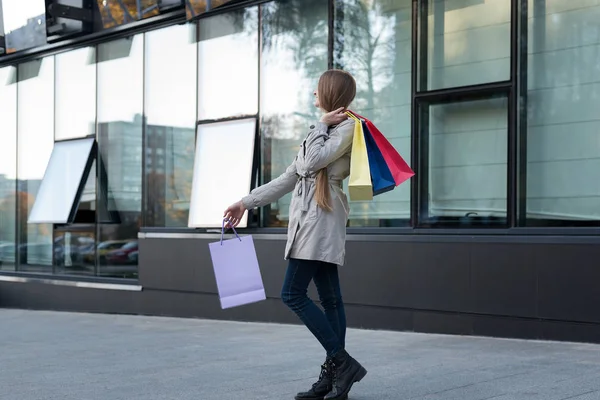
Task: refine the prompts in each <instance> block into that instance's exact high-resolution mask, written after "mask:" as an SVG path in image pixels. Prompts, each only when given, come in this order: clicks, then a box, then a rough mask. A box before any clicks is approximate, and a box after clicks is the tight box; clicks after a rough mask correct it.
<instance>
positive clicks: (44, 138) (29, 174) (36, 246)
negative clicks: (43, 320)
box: [17, 57, 54, 272]
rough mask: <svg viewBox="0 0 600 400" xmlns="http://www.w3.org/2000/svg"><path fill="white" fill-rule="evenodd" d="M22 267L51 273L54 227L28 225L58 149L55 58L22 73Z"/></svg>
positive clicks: (38, 62) (23, 66)
mask: <svg viewBox="0 0 600 400" xmlns="http://www.w3.org/2000/svg"><path fill="white" fill-rule="evenodd" d="M18 78H19V83H18V88H17V90H18V99H17V111H18V134H19V138H18V179H19V186H20V188H19V199H18V201H19V210H18V216H19V217H18V225H19V230H18V231H19V234H18V242H19V248H18V251H19V253H18V254H19V261H20V262H19V268H20V269H21V270H23V271H31V272H51V269H52V225H51V224H28V223H27V220H28V218H29V213H30V212H31V207H32V206H33V204H34V202H35V199H36V197H37V195H38V191H39V188H40V184H41V183H42V178H43V177H44V172H45V171H46V165H47V164H48V160H49V159H50V154H51V153H52V147H53V146H54V57H47V58H44V59H41V60H35V61H30V62H27V63H24V64H21V65H19V71H18Z"/></svg>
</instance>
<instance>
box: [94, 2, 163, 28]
mask: <svg viewBox="0 0 600 400" xmlns="http://www.w3.org/2000/svg"><path fill="white" fill-rule="evenodd" d="M97 4H98V9H99V10H100V16H101V18H102V26H103V27H104V28H112V27H114V26H118V25H124V24H128V23H130V22H133V21H138V20H140V19H144V18H148V17H153V16H155V15H158V14H159V9H158V0H97Z"/></svg>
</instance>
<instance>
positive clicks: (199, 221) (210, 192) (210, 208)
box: [188, 118, 256, 228]
mask: <svg viewBox="0 0 600 400" xmlns="http://www.w3.org/2000/svg"><path fill="white" fill-rule="evenodd" d="M255 137H256V119H255V118H251V119H243V120H237V121H229V122H218V123H214V124H206V125H200V126H198V138H197V140H196V157H195V161H194V180H193V183H192V199H191V207H190V218H189V224H188V226H190V227H194V228H196V227H197V228H208V227H221V225H222V222H223V210H224V209H225V208H227V206H228V205H229V204H233V203H234V202H236V201H238V200H239V199H241V198H242V197H243V196H245V195H247V194H248V192H249V191H250V184H251V181H252V164H253V160H254V143H255ZM229 160H231V161H229ZM247 218H248V213H246V214H244V217H243V218H242V220H241V222H240V225H239V226H240V227H242V228H245V227H246V225H247Z"/></svg>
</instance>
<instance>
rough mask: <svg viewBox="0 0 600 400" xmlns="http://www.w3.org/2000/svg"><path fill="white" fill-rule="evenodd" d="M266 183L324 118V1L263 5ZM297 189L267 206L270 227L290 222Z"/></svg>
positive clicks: (263, 137) (262, 117)
mask: <svg viewBox="0 0 600 400" xmlns="http://www.w3.org/2000/svg"><path fill="white" fill-rule="evenodd" d="M261 13H262V15H261V21H262V26H261V29H262V34H263V48H262V57H261V61H262V65H261V139H262V146H261V147H262V151H263V153H262V164H263V165H262V169H261V172H262V182H263V183H266V182H269V181H270V180H272V179H275V178H276V177H277V176H279V175H280V174H282V173H283V172H284V171H285V170H286V168H287V167H288V166H289V165H290V164H291V163H292V162H293V160H294V157H295V156H296V154H297V153H298V149H299V145H300V142H301V141H302V139H303V138H304V136H305V135H306V134H307V132H308V130H309V127H310V125H311V123H313V122H314V121H317V120H318V119H319V118H320V115H321V113H320V111H319V110H318V109H317V108H315V106H314V96H313V91H314V90H315V89H316V88H317V83H318V81H319V77H320V76H321V74H322V73H323V72H324V71H326V70H327V41H328V31H329V30H328V7H327V2H326V1H322V0H289V1H276V2H271V3H267V4H265V5H263V6H262V7H261ZM290 201H291V194H288V195H286V196H284V197H283V198H281V199H280V200H278V201H277V202H275V203H274V204H272V205H271V206H270V207H265V208H264V209H263V211H264V214H263V215H264V219H263V224H264V225H265V226H287V222H288V212H289V205H290Z"/></svg>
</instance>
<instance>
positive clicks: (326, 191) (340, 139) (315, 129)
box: [224, 70, 367, 400]
mask: <svg viewBox="0 0 600 400" xmlns="http://www.w3.org/2000/svg"><path fill="white" fill-rule="evenodd" d="M314 95H315V106H316V107H318V108H320V109H321V110H322V111H323V112H324V115H323V116H322V117H321V119H320V121H319V122H317V123H315V124H313V125H311V126H310V130H309V132H308V135H307V137H306V139H304V141H303V142H302V144H301V146H300V151H299V152H298V155H297V156H296V159H295V160H294V162H293V163H292V165H290V166H289V167H288V168H287V170H286V171H285V172H284V173H283V174H282V175H281V176H279V177H278V178H276V179H274V180H272V181H271V182H269V183H267V184H265V185H263V186H260V187H258V188H256V189H254V190H253V191H252V192H251V193H250V194H249V195H248V196H246V197H244V198H243V199H242V200H240V201H239V202H237V203H235V204H233V205H231V206H230V207H229V208H227V210H226V211H225V215H224V217H225V218H227V219H229V221H230V224H231V225H233V226H236V225H237V224H238V223H239V221H240V219H241V218H242V216H243V215H244V212H245V211H246V210H248V209H253V208H257V207H263V206H265V205H267V204H271V203H273V202H274V201H276V200H277V199H279V198H280V197H282V196H283V195H285V194H287V193H289V192H291V191H293V197H292V202H291V204H290V218H289V225H288V240H287V246H286V249H285V258H286V259H287V260H289V265H288V269H287V273H286V277H285V281H284V284H283V289H282V291H281V298H282V300H283V302H284V303H285V304H286V305H287V306H288V307H289V308H290V309H291V310H292V311H293V312H295V313H296V314H297V315H298V317H299V318H300V320H301V321H302V322H303V323H304V324H305V325H306V327H307V328H308V329H309V330H310V331H311V332H312V334H313V335H314V336H315V337H316V338H317V340H318V341H319V342H320V343H321V345H322V346H323V347H324V348H325V350H326V352H327V358H326V361H325V363H324V364H323V365H322V367H321V374H320V376H319V379H318V381H317V382H316V383H315V384H313V386H312V388H311V389H310V390H308V391H307V392H302V393H298V395H297V396H296V399H297V400H323V399H326V400H338V399H346V398H347V396H348V392H350V389H351V388H352V385H353V384H354V383H355V382H358V381H360V380H361V379H362V378H363V377H364V376H365V375H366V374H367V371H366V369H365V368H363V366H362V365H360V364H359V363H358V361H356V360H355V359H354V358H352V357H351V356H350V355H349V354H348V353H347V352H346V350H345V338H346V315H345V312H344V303H343V302H342V294H341V290H340V281H339V277H338V265H343V264H344V257H345V243H346V223H347V221H348V212H349V205H348V200H347V198H346V195H345V193H344V192H343V190H342V181H343V180H344V179H346V177H348V175H349V174H350V153H351V150H352V138H353V135H354V121H353V120H352V119H349V118H348V117H347V115H346V114H345V110H346V109H347V107H348V106H349V105H350V103H351V102H352V100H354V96H355V95H356V82H355V81H354V78H353V77H352V75H350V74H349V73H347V72H344V71H340V70H330V71H327V72H325V73H324V74H323V75H322V76H321V78H320V80H319V85H318V88H317V90H316V91H315V92H314ZM311 281H314V282H315V285H316V287H317V291H318V293H319V298H320V300H321V305H322V306H323V309H324V310H325V312H323V311H321V309H320V308H319V307H317V306H316V305H315V304H314V303H313V302H312V300H311V299H309V298H308V296H307V289H308V285H309V284H310V282H311Z"/></svg>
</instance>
